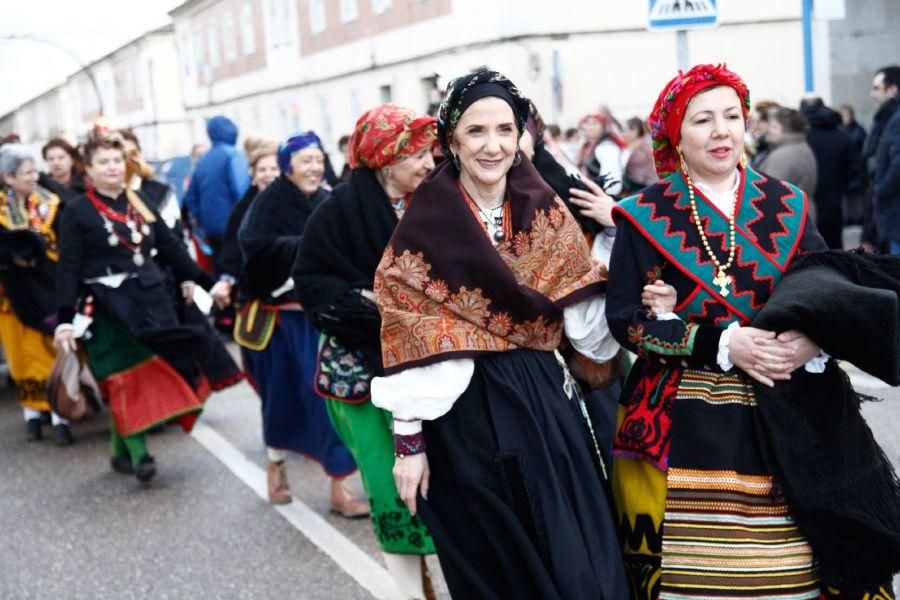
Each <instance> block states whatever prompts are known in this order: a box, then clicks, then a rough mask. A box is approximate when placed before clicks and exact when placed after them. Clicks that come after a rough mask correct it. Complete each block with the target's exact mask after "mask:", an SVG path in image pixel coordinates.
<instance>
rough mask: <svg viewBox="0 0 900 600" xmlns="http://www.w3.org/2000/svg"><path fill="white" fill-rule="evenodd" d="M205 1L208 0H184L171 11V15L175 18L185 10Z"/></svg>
mask: <svg viewBox="0 0 900 600" xmlns="http://www.w3.org/2000/svg"><path fill="white" fill-rule="evenodd" d="M203 2H206V0H184V2H182V3H181V4H179V5H178V6H176V7H175V8H173V9H172V10H170V11H169V16H170V17H172V18H175V17H177V16H178V15H181V14H182V13H184V12H185V11H187V10H190V9H191V8H193V7H195V6H197V5H198V4H202V3H203Z"/></svg>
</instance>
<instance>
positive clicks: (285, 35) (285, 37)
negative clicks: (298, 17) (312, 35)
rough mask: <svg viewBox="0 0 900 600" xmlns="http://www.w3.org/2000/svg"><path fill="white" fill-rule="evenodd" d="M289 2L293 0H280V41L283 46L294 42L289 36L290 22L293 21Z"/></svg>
mask: <svg viewBox="0 0 900 600" xmlns="http://www.w3.org/2000/svg"><path fill="white" fill-rule="evenodd" d="M291 2H293V0H281V22H280V29H281V41H282V43H283V44H284V45H285V46H290V45H291V44H292V43H293V42H294V40H293V37H292V36H291V24H292V23H294V20H293V19H292V18H291Z"/></svg>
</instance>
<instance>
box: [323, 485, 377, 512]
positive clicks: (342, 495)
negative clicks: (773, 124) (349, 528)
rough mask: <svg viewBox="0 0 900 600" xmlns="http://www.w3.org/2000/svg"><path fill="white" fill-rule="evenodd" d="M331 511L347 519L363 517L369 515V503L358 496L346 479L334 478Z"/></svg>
mask: <svg viewBox="0 0 900 600" xmlns="http://www.w3.org/2000/svg"><path fill="white" fill-rule="evenodd" d="M331 512H333V513H337V514H339V515H341V516H342V517H344V518H345V519H362V518H363V517H368V516H369V512H370V511H369V504H368V503H367V502H364V501H362V500H360V499H359V498H357V497H356V495H355V494H354V493H353V490H351V489H350V488H348V487H347V486H346V484H345V482H344V481H338V480H332V485H331Z"/></svg>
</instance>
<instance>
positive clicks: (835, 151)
mask: <svg viewBox="0 0 900 600" xmlns="http://www.w3.org/2000/svg"><path fill="white" fill-rule="evenodd" d="M801 109H802V111H803V115H804V117H806V121H807V123H808V124H809V129H808V130H807V132H806V143H807V144H809V147H810V148H812V151H813V155H815V157H816V165H817V166H818V178H817V180H816V191H815V194H814V196H813V201H814V202H815V203H816V214H817V220H816V225H817V226H818V228H819V233H821V234H822V237H823V238H825V243H827V244H828V247H829V248H833V249H838V250H840V249H843V247H844V243H843V239H842V233H843V230H844V215H843V212H844V211H843V199H844V192H846V191H847V189H848V188H849V187H850V184H851V183H852V182H853V180H854V179H855V178H856V176H857V172H858V170H859V154H858V153H857V151H856V146H854V145H853V139H852V138H851V137H850V136H849V135H848V134H846V133H845V132H843V131H841V130H840V129H839V126H840V124H841V115H840V114H838V112H837V111H834V110H832V109H830V108H828V107H827V106H825V105H824V104H823V102H822V99H821V98H812V99H809V100H804V101H803V103H802V104H801Z"/></svg>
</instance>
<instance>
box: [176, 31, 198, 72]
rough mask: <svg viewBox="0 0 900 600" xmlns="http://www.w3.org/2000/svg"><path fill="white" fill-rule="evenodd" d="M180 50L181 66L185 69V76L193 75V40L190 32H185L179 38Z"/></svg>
mask: <svg viewBox="0 0 900 600" xmlns="http://www.w3.org/2000/svg"><path fill="white" fill-rule="evenodd" d="M178 50H179V54H180V55H181V67H182V69H184V76H185V77H190V76H191V65H192V64H193V62H194V58H193V52H191V40H190V36H188V34H186V33H183V34H181V36H179V38H178Z"/></svg>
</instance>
